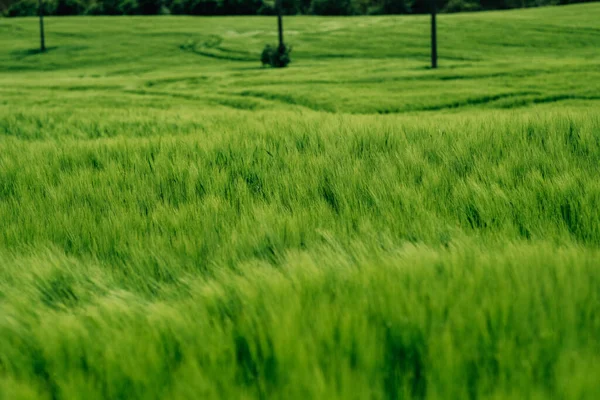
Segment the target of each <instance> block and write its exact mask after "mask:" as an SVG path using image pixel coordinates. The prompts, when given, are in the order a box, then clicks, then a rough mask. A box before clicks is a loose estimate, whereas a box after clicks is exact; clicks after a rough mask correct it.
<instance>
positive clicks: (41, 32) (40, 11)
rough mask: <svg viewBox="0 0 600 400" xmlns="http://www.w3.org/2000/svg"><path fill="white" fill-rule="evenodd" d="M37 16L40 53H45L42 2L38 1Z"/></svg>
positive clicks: (41, 0)
mask: <svg viewBox="0 0 600 400" xmlns="http://www.w3.org/2000/svg"><path fill="white" fill-rule="evenodd" d="M38 7H39V10H38V11H39V15H40V51H41V52H42V53H43V52H44V51H46V40H45V38H44V2H43V0H38Z"/></svg>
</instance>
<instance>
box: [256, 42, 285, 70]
mask: <svg viewBox="0 0 600 400" xmlns="http://www.w3.org/2000/svg"><path fill="white" fill-rule="evenodd" d="M291 52H292V47H291V46H286V45H284V46H283V48H282V49H280V48H278V47H276V46H271V45H266V46H265V48H264V50H263V52H262V54H261V56H260V61H261V62H262V65H263V66H266V65H269V66H271V67H274V68H283V67H286V66H287V65H288V64H289V63H290V62H291V61H292V60H291V58H290V53H291Z"/></svg>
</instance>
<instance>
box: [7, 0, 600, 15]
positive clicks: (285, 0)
mask: <svg viewBox="0 0 600 400" xmlns="http://www.w3.org/2000/svg"><path fill="white" fill-rule="evenodd" d="M590 1H593V0H436V5H437V8H438V9H439V10H440V11H443V12H459V11H481V10H504V9H511V8H525V7H540V6H553V5H565V4H574V3H587V2H590ZM43 5H44V12H45V13H46V14H47V15H60V16H65V15H169V14H176V15H273V14H274V13H275V0H268V1H264V0H44V2H43ZM281 5H282V10H283V13H285V14H288V15H298V14H313V15H381V14H412V13H416V14H422V13H428V12H430V5H431V1H430V0H282V3H281ZM38 12H39V4H38V0H0V15H5V16H9V17H26V16H33V15H37V14H38Z"/></svg>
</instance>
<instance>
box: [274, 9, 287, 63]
mask: <svg viewBox="0 0 600 400" xmlns="http://www.w3.org/2000/svg"><path fill="white" fill-rule="evenodd" d="M276 1H277V4H276V8H277V30H278V32H279V53H283V52H284V51H285V45H284V44H283V19H282V17H281V0H276Z"/></svg>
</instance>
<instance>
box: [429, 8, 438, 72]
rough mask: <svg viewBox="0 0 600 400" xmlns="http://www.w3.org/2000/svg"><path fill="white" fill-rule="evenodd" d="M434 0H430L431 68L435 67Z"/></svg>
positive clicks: (435, 30)
mask: <svg viewBox="0 0 600 400" xmlns="http://www.w3.org/2000/svg"><path fill="white" fill-rule="evenodd" d="M435 1H436V0H430V5H431V68H437V26H436V21H435V14H436V12H437V10H436V8H437V7H436V4H435Z"/></svg>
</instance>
